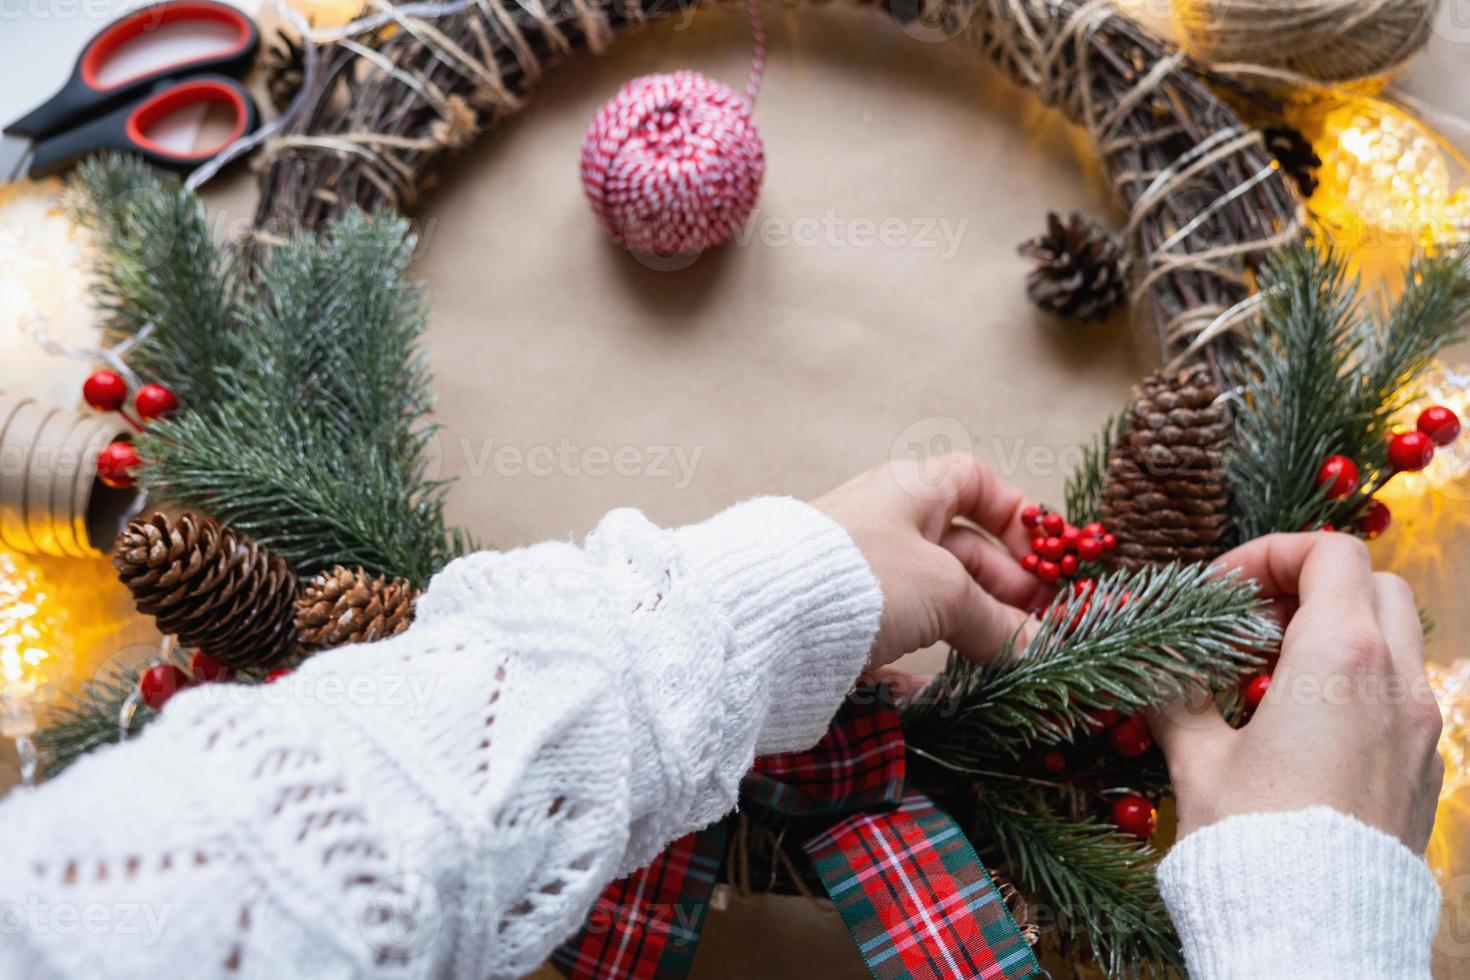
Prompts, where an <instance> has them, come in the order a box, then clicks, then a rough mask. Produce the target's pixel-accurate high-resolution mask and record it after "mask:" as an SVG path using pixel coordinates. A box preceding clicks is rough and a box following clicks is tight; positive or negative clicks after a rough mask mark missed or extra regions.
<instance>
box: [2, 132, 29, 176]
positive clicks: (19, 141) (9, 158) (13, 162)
mask: <svg viewBox="0 0 1470 980" xmlns="http://www.w3.org/2000/svg"><path fill="white" fill-rule="evenodd" d="M30 160H31V141H30V140H29V139H27V138H26V137H24V136H0V181H11V180H19V179H20V178H22V177H24V176H25V174H26V171H27V170H28V169H30Z"/></svg>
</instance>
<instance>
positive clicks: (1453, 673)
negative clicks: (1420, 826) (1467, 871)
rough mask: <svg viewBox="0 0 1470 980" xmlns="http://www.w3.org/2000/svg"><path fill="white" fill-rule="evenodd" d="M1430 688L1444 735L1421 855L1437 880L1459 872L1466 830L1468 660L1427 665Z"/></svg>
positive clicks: (1469, 806) (1469, 798)
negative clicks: (1438, 786)
mask: <svg viewBox="0 0 1470 980" xmlns="http://www.w3.org/2000/svg"><path fill="white" fill-rule="evenodd" d="M1425 670H1426V671H1427V673H1428V674H1429V684H1430V687H1432V688H1433V689H1434V696H1435V699H1436V700H1437V701H1438V702H1439V710H1440V714H1442V715H1443V716H1444V731H1443V732H1442V733H1441V734H1440V737H1439V753H1440V755H1441V756H1442V757H1443V758H1444V769H1445V775H1444V788H1443V789H1442V790H1441V791H1440V794H1439V813H1438V816H1437V818H1436V819H1435V824H1434V836H1433V837H1432V838H1430V841H1429V850H1428V852H1427V853H1426V854H1425V857H1426V858H1428V860H1429V864H1430V866H1431V867H1433V868H1434V870H1435V871H1436V872H1437V873H1438V874H1440V875H1441V876H1445V877H1447V876H1450V875H1454V874H1460V873H1462V871H1463V867H1462V865H1463V862H1464V855H1465V854H1466V853H1467V848H1466V845H1467V843H1470V842H1467V841H1465V840H1464V839H1463V837H1464V834H1465V830H1466V828H1467V827H1470V820H1467V819H1466V818H1467V816H1470V794H1467V793H1466V792H1465V791H1466V790H1467V789H1470V660H1467V659H1461V660H1456V661H1455V662H1454V663H1452V664H1450V665H1449V666H1448V667H1442V666H1440V665H1438V664H1428V665H1427V666H1426V667H1425Z"/></svg>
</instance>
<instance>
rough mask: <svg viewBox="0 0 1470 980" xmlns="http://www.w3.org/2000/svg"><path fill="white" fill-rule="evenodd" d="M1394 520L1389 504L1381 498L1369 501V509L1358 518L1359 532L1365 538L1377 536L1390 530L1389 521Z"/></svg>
mask: <svg viewBox="0 0 1470 980" xmlns="http://www.w3.org/2000/svg"><path fill="white" fill-rule="evenodd" d="M1392 520H1393V514H1392V513H1391V512H1390V511H1389V509H1388V505H1387V504H1385V503H1384V502H1383V501H1381V500H1377V499H1374V500H1370V501H1368V509H1367V510H1365V511H1363V516H1362V517H1359V518H1358V532H1359V533H1360V534H1362V535H1363V537H1365V538H1376V537H1378V536H1379V535H1380V534H1382V533H1383V532H1384V531H1387V530H1388V525H1389V522H1390V521H1392Z"/></svg>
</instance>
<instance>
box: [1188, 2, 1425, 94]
mask: <svg viewBox="0 0 1470 980" xmlns="http://www.w3.org/2000/svg"><path fill="white" fill-rule="evenodd" d="M1437 10H1438V0H1175V5H1174V12H1175V16H1176V18H1177V19H1178V22H1179V27H1180V33H1181V35H1182V37H1183V38H1184V43H1185V45H1186V46H1187V47H1188V48H1189V49H1190V51H1191V52H1192V53H1194V54H1195V55H1197V56H1199V57H1200V58H1202V59H1203V60H1205V61H1207V62H1210V63H1211V64H1225V63H1248V64H1255V65H1267V66H1269V67H1272V68H1282V69H1285V70H1287V71H1290V72H1295V73H1297V74H1300V75H1306V76H1308V77H1309V78H1314V79H1316V80H1318V81H1322V82H1348V81H1355V80H1359V79H1365V78H1371V77H1373V76H1376V75H1383V74H1385V73H1387V72H1390V71H1392V70H1393V69H1394V68H1397V67H1398V66H1399V65H1401V64H1403V63H1404V62H1405V61H1407V60H1408V59H1409V57H1411V56H1412V55H1413V54H1414V53H1415V52H1417V51H1418V50H1419V49H1420V48H1422V47H1424V45H1425V44H1426V43H1428V41H1429V34H1430V31H1431V29H1432V28H1433V25H1434V17H1435V14H1436V12H1437Z"/></svg>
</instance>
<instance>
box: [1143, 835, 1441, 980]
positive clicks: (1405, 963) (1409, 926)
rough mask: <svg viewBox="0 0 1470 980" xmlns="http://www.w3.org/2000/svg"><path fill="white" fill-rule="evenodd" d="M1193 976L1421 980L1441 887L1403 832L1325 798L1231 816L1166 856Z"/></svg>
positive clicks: (1165, 878)
mask: <svg viewBox="0 0 1470 980" xmlns="http://www.w3.org/2000/svg"><path fill="white" fill-rule="evenodd" d="M1158 878H1159V889H1160V891H1161V892H1162V893H1163V896H1164V902H1165V903H1166V904H1167V905H1168V908H1169V915H1170V917H1171V918H1172V919H1173V920H1174V925H1175V926H1176V927H1177V928H1178V930H1179V938H1180V940H1181V941H1182V942H1183V945H1184V957H1185V961H1186V963H1187V964H1188V966H1189V976H1190V977H1191V978H1192V980H1260V978H1262V977H1352V978H1354V980H1423V978H1427V977H1429V975H1430V974H1429V959H1430V948H1431V944H1432V942H1433V940H1434V932H1435V928H1436V926H1437V925H1438V922H1439V906H1440V894H1439V886H1438V884H1437V883H1436V882H1435V880H1434V873H1433V872H1431V871H1430V870H1429V866H1428V865H1427V864H1425V863H1424V859H1423V858H1421V857H1419V856H1418V855H1417V854H1414V853H1413V852H1412V851H1410V850H1409V849H1408V848H1407V847H1405V846H1404V845H1403V844H1402V843H1400V842H1399V840H1398V839H1397V838H1394V837H1391V836H1389V835H1388V834H1386V833H1384V832H1383V831H1381V830H1378V829H1377V828H1374V827H1370V826H1368V825H1367V824H1365V823H1362V822H1360V821H1358V820H1354V819H1353V818H1352V817H1349V816H1347V815H1345V814H1342V813H1339V812H1338V811H1336V810H1332V809H1329V808H1327V807H1324V806H1315V807H1308V808H1307V809H1305V810H1294V811H1290V812H1286V813H1252V814H1247V815H1244V816H1237V817H1229V818H1227V819H1225V820H1221V821H1220V822H1218V823H1214V824H1211V825H1210V826H1208V827H1204V828H1202V829H1200V830H1197V831H1195V832H1194V833H1192V834H1190V835H1189V836H1187V837H1185V838H1184V839H1183V840H1181V841H1180V842H1179V843H1178V844H1176V845H1175V846H1174V848H1173V849H1172V850H1170V852H1169V853H1168V854H1167V855H1166V856H1165V857H1164V860H1163V861H1161V862H1160V863H1159V872H1158Z"/></svg>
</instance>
